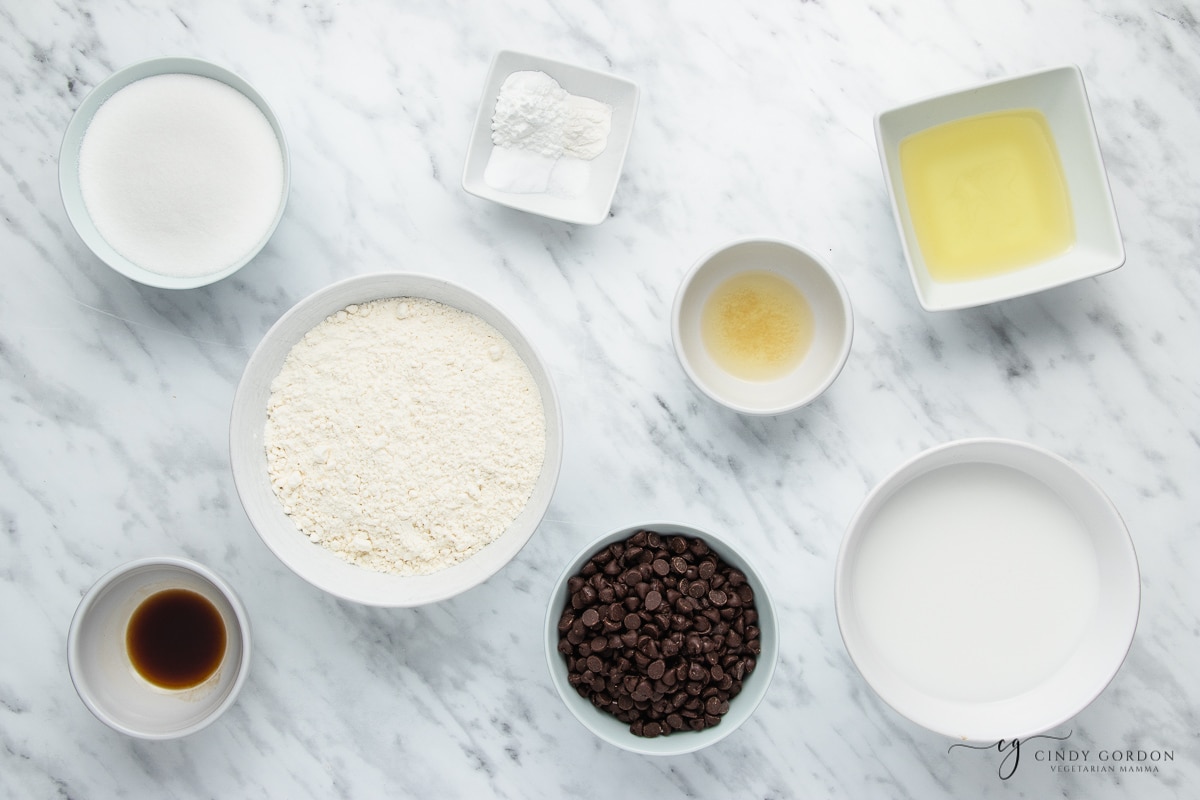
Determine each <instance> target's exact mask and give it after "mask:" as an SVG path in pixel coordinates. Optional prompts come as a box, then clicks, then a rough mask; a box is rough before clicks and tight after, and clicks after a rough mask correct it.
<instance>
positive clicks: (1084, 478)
mask: <svg viewBox="0 0 1200 800" xmlns="http://www.w3.org/2000/svg"><path fill="white" fill-rule="evenodd" d="M989 449H990V451H991V452H999V451H1001V450H1004V451H1007V452H1008V453H1010V454H1018V453H1021V454H1025V455H1027V456H1030V457H1032V458H1037V459H1040V460H1042V461H1043V462H1044V463H1048V464H1052V465H1054V466H1055V467H1056V468H1058V469H1061V470H1065V471H1066V473H1067V474H1069V475H1070V477H1071V479H1072V480H1074V481H1077V482H1078V484H1079V485H1080V486H1082V487H1084V488H1085V490H1086V491H1087V492H1088V494H1089V495H1090V496H1091V499H1093V500H1095V501H1097V502H1098V503H1099V505H1100V507H1101V508H1102V509H1103V511H1104V513H1105V514H1106V515H1107V516H1108V517H1109V518H1110V519H1111V520H1112V521H1113V522H1114V523H1115V525H1114V530H1116V529H1119V535H1118V536H1117V537H1116V539H1117V540H1118V541H1119V542H1120V544H1121V548H1120V549H1121V551H1122V555H1123V556H1124V559H1125V560H1124V562H1123V563H1122V564H1121V568H1122V570H1123V571H1125V572H1126V578H1128V579H1129V580H1130V584H1129V585H1128V586H1125V587H1124V589H1125V591H1127V592H1131V593H1132V597H1131V598H1130V601H1131V604H1132V605H1131V607H1130V608H1129V609H1128V610H1127V611H1128V613H1129V620H1128V626H1127V627H1122V628H1120V630H1119V631H1118V632H1119V634H1120V638H1121V640H1122V641H1123V645H1122V646H1121V648H1120V652H1119V653H1117V652H1116V651H1114V652H1113V653H1112V655H1113V662H1112V664H1111V665H1110V666H1108V667H1106V668H1105V669H1104V671H1103V675H1102V680H1097V682H1096V685H1095V686H1094V687H1093V688H1091V689H1089V690H1088V691H1087V697H1086V699H1085V700H1084V701H1083V702H1082V703H1077V704H1076V705H1077V707H1071V708H1064V709H1063V710H1062V711H1061V712H1060V713H1057V714H1055V715H1053V716H1049V717H1047V718H1046V719H1044V720H1040V721H1038V722H1036V723H1033V722H1027V723H1026V724H1024V725H1023V726H1022V728H1021V729H1019V730H1014V731H1006V732H1005V735H1004V736H990V735H987V736H979V735H977V734H975V733H972V732H964V730H963V729H961V728H960V727H955V726H952V725H949V724H947V723H945V722H944V721H942V720H940V719H938V718H932V717H931V716H930V715H928V714H921V713H914V712H913V709H911V708H908V709H903V708H901V707H900V706H902V705H904V704H903V703H897V702H896V701H895V699H893V698H891V697H889V696H888V695H887V694H885V693H884V691H882V690H881V689H880V687H879V686H877V685H876V683H874V682H873V681H872V680H871V679H870V678H869V677H868V676H867V673H866V672H864V671H863V668H862V664H863V663H864V661H863V659H864V654H863V653H860V652H858V645H859V642H858V641H857V640H858V639H860V638H861V637H860V636H859V635H858V634H857V633H848V631H852V630H854V629H853V626H852V625H851V624H850V620H849V619H848V614H849V611H848V606H849V605H850V600H849V597H848V593H849V592H850V590H849V589H848V588H847V585H848V580H847V571H848V569H849V562H850V559H851V556H852V550H853V549H854V548H855V547H856V546H857V544H858V542H859V540H861V539H862V537H863V536H864V535H865V532H864V523H865V522H866V521H867V520H868V517H869V516H871V515H874V514H875V513H877V511H878V509H877V505H878V504H879V503H882V502H886V501H887V499H888V498H889V497H890V496H891V495H892V494H894V493H895V492H896V491H898V490H900V489H902V488H903V487H904V486H905V485H906V484H908V483H909V482H911V481H913V480H916V479H917V478H919V477H921V476H922V475H925V474H928V473H929V472H931V471H936V470H938V469H943V468H946V467H948V466H950V465H952V464H968V463H987V464H998V465H1001V466H1006V467H1010V468H1013V469H1017V470H1018V471H1020V472H1022V474H1025V475H1029V476H1030V477H1033V478H1034V479H1035V480H1038V481H1039V482H1042V483H1044V481H1042V479H1041V478H1040V477H1038V476H1035V475H1031V473H1029V472H1028V471H1026V470H1025V469H1023V468H1021V467H1019V466H1015V465H1014V464H1013V463H1012V461H1011V460H1005V458H1004V457H1000V456H993V457H990V458H983V457H970V458H962V459H960V460H956V461H952V462H946V463H940V462H939V459H941V458H943V457H944V456H946V454H948V453H952V452H953V451H955V450H963V451H966V452H967V454H970V453H971V451H980V450H982V451H984V452H988V451H989ZM925 464H929V466H928V467H926V468H924V469H922V468H921V467H922V466H923V465H925ZM1056 493H1057V492H1056ZM1064 502H1066V501H1065V500H1064ZM1140 611H1141V569H1140V565H1139V562H1138V558H1137V551H1136V548H1135V547H1134V544H1133V539H1132V537H1131V536H1130V534H1129V529H1128V526H1127V525H1126V523H1125V521H1124V519H1123V517H1122V516H1121V514H1120V512H1119V510H1118V509H1117V508H1116V506H1115V505H1114V504H1113V502H1112V500H1111V499H1110V498H1109V497H1108V495H1107V494H1106V493H1105V492H1104V490H1103V489H1102V488H1101V487H1100V486H1099V484H1097V483H1096V482H1095V481H1094V480H1092V479H1091V478H1090V477H1089V476H1088V475H1087V474H1085V473H1084V472H1083V471H1082V470H1081V469H1080V468H1079V467H1077V466H1076V465H1075V464H1073V463H1071V462H1070V461H1068V460H1067V459H1065V458H1063V457H1062V456H1060V455H1058V454H1057V453H1054V452H1052V451H1050V450H1047V449H1045V448H1043V447H1040V446H1038V445H1035V444H1031V443H1029V442H1024V441H1019V440H1016V439H1008V438H1003V437H994V436H981V437H968V438H962V439H954V440H951V441H948V442H944V443H942V444H939V445H935V446H933V447H929V448H926V449H925V450H922V451H921V452H919V453H917V454H916V455H914V456H912V457H910V458H908V459H906V460H904V461H903V462H902V463H901V464H899V465H898V466H896V467H895V468H894V469H892V470H890V471H889V472H888V473H887V474H886V475H885V476H884V477H883V478H882V479H881V480H879V481H878V482H877V483H876V484H875V485H874V486H873V487H872V488H871V490H870V491H869V492H868V493H867V495H866V496H865V497H864V499H863V500H862V502H861V503H860V504H859V506H858V507H857V509H856V510H855V512H854V515H853V517H852V518H851V520H850V522H849V523H848V524H847V526H846V528H845V532H844V534H843V537H842V542H841V545H840V548H839V550H838V556H837V561H836V564H835V567H834V614H835V617H836V618H837V624H838V632H839V634H840V636H841V639H842V644H843V647H844V648H845V650H846V654H847V655H848V656H849V657H850V661H851V663H853V664H854V667H855V669H856V671H857V672H858V674H859V676H860V677H861V678H862V679H863V681H864V682H865V683H866V684H867V685H868V686H869V687H870V688H871V690H872V691H873V692H874V693H875V695H876V696H877V697H878V698H879V699H880V700H882V701H883V702H884V704H886V705H887V706H888V707H889V708H891V709H892V710H893V711H895V712H896V713H897V714H899V715H900V716H902V717H904V718H905V719H907V720H909V721H910V722H913V723H915V724H917V725H920V726H921V727H923V728H925V729H927V730H930V731H933V732H934V733H938V734H941V735H943V736H947V737H949V738H952V739H955V740H958V741H989V742H990V741H996V740H998V739H1000V740H1003V739H1010V740H1011V739H1018V740H1019V739H1026V738H1028V737H1031V736H1034V735H1037V734H1039V733H1043V732H1045V731H1047V730H1050V729H1051V728H1054V727H1056V726H1058V725H1061V724H1062V723H1064V722H1066V721H1068V720H1070V719H1072V718H1073V717H1075V716H1076V715H1078V714H1079V713H1080V712H1082V711H1083V710H1084V709H1085V708H1087V707H1088V706H1089V705H1090V704H1091V703H1092V702H1093V701H1095V699H1096V698H1097V697H1099V696H1100V694H1101V693H1103V691H1104V690H1105V689H1106V688H1107V687H1108V686H1109V684H1111V683H1112V680H1113V678H1115V677H1116V674H1117V673H1118V672H1119V671H1120V669H1121V666H1122V665H1123V664H1124V662H1125V659H1126V658H1127V656H1128V654H1129V651H1130V649H1131V648H1132V646H1133V639H1134V636H1135V634H1136V631H1137V624H1138V619H1139V616H1140ZM1023 694H1028V692H1025V693H1023ZM1021 696H1022V695H1016V696H1015V697H1021ZM1012 699H1013V698H1009V699H1007V700H999V701H991V702H989V703H982V702H979V703H974V704H973V705H975V706H983V705H990V706H991V707H993V708H997V707H999V706H1000V704H1001V703H1005V702H1011V700H1012Z"/></svg>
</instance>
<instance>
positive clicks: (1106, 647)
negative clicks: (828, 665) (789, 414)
mask: <svg viewBox="0 0 1200 800" xmlns="http://www.w3.org/2000/svg"><path fill="white" fill-rule="evenodd" d="M835 598H836V605H837V618H838V625H839V626H840V627H841V632H842V639H843V641H844V642H845V644H846V649H847V651H848V652H849V654H850V657H851V659H852V660H853V661H854V664H855V666H857V667H858V670H859V671H860V672H861V673H862V676H863V677H864V678H865V679H866V681H867V683H869V684H870V685H871V687H872V688H873V689H874V690H875V691H876V692H877V693H878V694H879V696H880V697H881V698H882V699H883V700H884V701H885V702H886V703H887V704H888V705H890V706H891V707H892V708H893V709H895V710H896V711H898V712H899V713H900V714H903V715H904V716H905V717H908V718H909V719H910V720H912V721H913V722H916V723H917V724H919V725H922V726H924V727H926V728H929V729H930V730H932V731H936V732H938V733H942V734H945V735H946V736H950V737H953V738H955V739H964V740H970V741H979V742H995V741H998V740H1000V739H1023V738H1026V737H1028V736H1032V735H1034V734H1037V733H1041V732H1043V731H1046V730H1049V729H1050V728H1053V727H1054V726H1056V725H1059V724H1061V723H1063V722H1065V721H1066V720H1068V719H1070V718H1071V717H1073V716H1075V715H1076V714H1077V713H1079V712H1080V711H1081V710H1083V708H1085V707H1086V706H1087V705H1088V703H1090V702H1091V701H1092V700H1093V699H1094V698H1096V697H1097V696H1098V695H1099V694H1100V692H1101V691H1103V689H1104V687H1105V686H1107V685H1108V683H1109V682H1110V681H1111V680H1112V678H1113V676H1114V675H1115V674H1116V672H1117V670H1118V669H1119V668H1120V666H1121V664H1122V662H1123V661H1124V659H1125V655H1126V653H1127V652H1128V650H1129V646H1130V643H1131V642H1132V640H1133V633H1134V629H1135V628H1136V626H1137V618H1138V607H1139V603H1140V578H1139V573H1138V564H1137V558H1136V555H1135V554H1134V550H1133V544H1132V542H1131V541H1130V538H1129V534H1128V532H1127V531H1126V529H1125V524H1124V523H1123V522H1122V520H1121V517H1120V515H1119V514H1118V513H1117V510H1116V509H1115V508H1114V507H1113V504H1112V503H1111V502H1110V501H1109V499H1108V498H1107V497H1106V496H1105V495H1104V493H1103V492H1102V491H1101V490H1100V489H1099V487H1097V486H1096V485H1095V484H1094V483H1093V482H1092V481H1090V480H1089V479H1088V478H1087V477H1085V476H1084V475H1083V474H1082V473H1081V472H1080V471H1079V470H1078V469H1076V468H1075V467H1074V466H1072V465H1071V464H1069V463H1068V462H1066V461H1064V460H1063V459H1062V458H1059V457H1058V456H1056V455H1053V454H1052V453H1049V452H1047V451H1045V450H1041V449H1039V448H1036V447H1033V446H1031V445H1028V444H1023V443H1020V442H1014V441H1007V440H1002V439H969V440H963V441H957V442H951V443H949V444H946V445H943V446H940V447H935V448H933V449H931V450H928V451H926V452H924V453H922V454H921V455H919V456H917V457H916V458H914V459H913V460H911V461H909V462H908V463H907V464H904V465H903V466H901V467H900V468H899V469H897V470H896V471H895V472H893V473H892V474H891V475H890V476H888V477H887V478H886V479H885V480H884V481H883V482H882V483H881V484H880V485H879V486H877V487H876V488H875V489H874V490H873V491H872V492H871V493H870V494H869V495H868V496H867V498H866V500H865V501H864V502H863V505H862V506H861V507H860V508H859V510H858V512H857V513H856V514H855V516H854V519H853V520H852V521H851V523H850V527H849V530H848V531H847V533H846V536H845V538H844V540H843V542H842V548H841V552H840V554H839V556H838V562H837V573H836V588H835Z"/></svg>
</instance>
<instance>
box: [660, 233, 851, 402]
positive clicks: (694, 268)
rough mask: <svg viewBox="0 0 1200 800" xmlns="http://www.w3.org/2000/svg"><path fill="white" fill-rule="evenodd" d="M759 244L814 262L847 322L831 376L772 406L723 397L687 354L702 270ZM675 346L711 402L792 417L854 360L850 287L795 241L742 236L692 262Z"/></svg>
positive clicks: (674, 318) (674, 313)
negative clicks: (690, 308)
mask: <svg viewBox="0 0 1200 800" xmlns="http://www.w3.org/2000/svg"><path fill="white" fill-rule="evenodd" d="M757 244H766V245H774V246H778V247H783V248H785V249H787V250H791V251H793V253H795V254H797V255H799V256H801V257H802V258H805V259H807V260H809V261H811V262H812V263H814V264H815V265H816V266H817V267H818V268H819V270H820V272H822V273H823V274H824V276H825V277H826V278H828V279H829V281H830V283H831V284H832V285H833V287H834V290H835V292H836V294H837V296H838V300H839V306H840V309H841V312H842V318H843V319H844V320H845V329H844V330H843V331H842V336H841V342H840V344H839V346H838V352H837V356H836V358H835V360H834V363H833V366H832V368H831V369H830V370H829V373H828V374H827V375H826V376H825V377H824V378H823V379H822V380H821V381H820V383H819V384H817V385H816V386H815V387H814V388H812V389H811V390H810V391H809V392H808V393H807V394H805V395H801V396H800V397H798V398H797V399H795V400H793V401H791V402H788V403H784V404H781V405H778V406H770V407H766V406H761V407H759V406H747V405H744V404H742V403H738V402H736V401H734V400H730V399H729V398H727V397H724V396H722V395H721V394H720V393H718V392H717V391H716V390H715V389H713V388H712V387H711V386H709V385H708V384H707V383H706V382H705V381H703V380H702V379H701V378H700V376H699V375H698V374H697V373H696V371H695V369H694V368H693V367H692V364H691V359H690V358H689V357H688V355H687V352H686V351H685V349H684V347H683V329H682V312H683V301H684V298H685V297H686V296H687V293H688V290H689V289H690V288H691V286H692V284H693V282H694V281H695V278H696V276H697V275H698V274H699V273H700V270H701V269H703V268H704V267H705V266H706V265H707V264H708V263H709V262H710V261H712V260H713V259H714V258H716V257H717V256H719V255H721V254H723V253H725V252H726V251H729V250H735V249H738V248H741V247H745V246H747V245H757ZM671 343H672V346H673V347H674V350H675V356H676V358H677V359H678V361H679V364H680V366H682V367H683V371H684V372H685V373H686V374H687V376H688V378H689V379H690V380H691V382H692V384H693V385H695V386H696V388H698V389H699V390H700V391H701V392H703V393H704V394H705V395H706V396H707V397H708V398H709V399H711V400H713V401H715V402H717V403H719V404H720V405H723V406H725V407H726V408H729V409H731V410H733V411H736V412H737V413H739V414H745V415H747V416H758V417H766V416H779V415H781V414H788V413H790V412H792V411H796V410H798V409H800V408H803V407H804V406H807V405H809V404H811V403H812V402H813V401H815V400H816V399H817V398H818V397H820V396H821V395H823V394H824V393H825V392H826V391H827V390H828V389H829V387H830V386H832V385H833V383H834V381H836V380H837V378H838V376H839V375H841V374H842V370H844V369H845V367H846V363H847V362H848V361H849V359H850V351H851V349H852V348H853V345H854V309H853V306H852V305H851V303H850V293H849V292H848V291H847V289H846V284H845V282H844V281H843V280H842V278H841V276H840V275H838V273H837V271H836V270H834V269H833V267H831V266H830V265H829V264H828V263H826V262H825V260H824V259H822V258H820V257H819V256H817V254H816V253H814V252H813V251H811V250H809V249H808V248H806V247H804V246H803V245H801V244H799V243H797V242H795V241H792V240H789V239H784V238H781V237H778V236H768V235H750V236H741V237H738V238H736V239H733V240H730V241H727V242H724V243H722V244H719V245H716V246H714V247H712V248H711V249H709V250H708V251H707V252H705V253H704V254H703V255H702V256H700V258H698V259H696V260H695V261H694V262H693V263H692V265H691V267H689V268H688V271H687V272H686V273H685V274H684V276H683V278H682V280H681V281H680V282H679V288H678V289H676V290H675V300H674V302H673V304H672V306H671Z"/></svg>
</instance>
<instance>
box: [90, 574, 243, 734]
mask: <svg viewBox="0 0 1200 800" xmlns="http://www.w3.org/2000/svg"><path fill="white" fill-rule="evenodd" d="M165 589H189V590H191V591H193V592H197V593H199V594H201V595H203V596H204V597H205V598H207V599H208V600H209V602H211V603H212V604H213V606H214V607H215V608H216V609H217V611H218V612H219V613H220V615H221V620H222V621H223V622H224V625H225V656H224V658H223V659H222V661H221V664H220V666H218V667H217V670H216V672H214V673H213V674H212V675H211V676H210V677H209V678H208V679H207V680H205V681H204V682H203V683H201V684H200V685H198V686H194V687H192V688H190V689H181V690H171V689H164V688H161V687H158V686H155V685H154V684H152V683H150V682H149V681H147V680H146V679H145V678H143V677H142V676H141V675H140V674H138V672H137V670H136V669H135V667H134V666H133V662H132V661H131V660H130V657H129V653H128V652H127V651H126V648H125V628H126V626H127V625H128V623H129V619H130V617H131V616H132V615H133V612H134V611H135V610H136V609H137V607H138V606H139V605H140V604H141V603H142V601H143V600H145V599H146V598H147V597H149V596H150V595H152V594H155V593H157V592H160V591H163V590H165ZM67 665H68V667H69V669H70V672H71V680H72V682H74V684H75V690H76V691H77V692H78V693H79V698H80V699H81V700H83V704H84V705H86V706H87V707H88V710H90V711H91V712H92V713H93V714H95V715H96V717H97V718H98V719H99V720H100V721H101V722H103V723H104V724H105V725H108V726H109V727H110V728H112V729H113V730H115V731H119V732H121V733H124V734H127V735H129V736H134V737H137V738H139V739H176V738H178V737H181V736H187V735H188V734H190V733H195V732H196V731H198V730H200V729H202V728H204V727H206V726H208V725H209V724H211V723H212V722H213V721H214V720H216V719H217V717H219V716H221V714H223V713H224V712H225V711H226V710H227V709H228V708H229V707H230V706H232V705H233V703H234V701H235V700H236V699H237V695H238V692H239V691H241V688H242V684H243V683H245V682H246V676H247V674H249V668H250V620H249V618H248V617H247V616H246V610H245V609H244V608H243V607H242V603H241V601H240V600H238V598H237V595H236V594H234V592H233V589H231V588H230V587H229V585H228V584H227V583H225V581H223V580H222V579H221V578H220V577H218V576H217V575H216V574H215V573H214V572H213V571H212V570H210V569H208V568H207V567H204V566H202V565H200V564H197V563H195V562H194V561H188V560H186V559H182V558H171V557H162V558H143V559H139V560H137V561H132V562H130V563H128V564H124V565H122V566H120V567H117V568H116V569H114V570H112V571H111V572H109V573H108V574H106V575H105V576H104V577H102V578H100V580H98V581H96V584H95V585H94V586H92V588H91V589H89V590H88V592H87V594H85V595H84V596H83V600H82V601H81V602H80V604H79V608H78V609H77V610H76V612H75V616H74V618H72V620H71V629H70V632H69V633H68V635H67Z"/></svg>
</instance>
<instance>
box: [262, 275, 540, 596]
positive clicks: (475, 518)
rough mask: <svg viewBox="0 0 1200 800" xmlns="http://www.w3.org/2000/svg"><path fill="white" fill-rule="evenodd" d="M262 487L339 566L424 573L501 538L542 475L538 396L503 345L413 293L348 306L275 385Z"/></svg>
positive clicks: (309, 337)
mask: <svg viewBox="0 0 1200 800" xmlns="http://www.w3.org/2000/svg"><path fill="white" fill-rule="evenodd" d="M265 444H266V449H267V462H268V468H269V471H270V477H271V484H272V486H273V487H274V490H275V494H276V496H277V497H278V498H279V500H280V502H281V503H282V504H283V507H284V511H285V512H286V513H287V514H288V515H289V516H290V517H291V518H292V520H293V521H294V522H295V523H296V525H297V527H299V529H300V531H301V532H302V533H304V534H305V535H307V536H308V537H309V539H311V540H312V541H314V542H319V543H320V544H321V545H323V546H324V547H326V548H327V549H329V550H331V551H333V552H334V553H337V554H338V555H340V556H341V557H343V558H345V559H346V560H347V561H351V562H353V563H355V564H359V565H361V566H364V567H367V568H369V569H373V570H376V571H379V572H390V573H395V574H401V575H419V574H428V573H431V572H436V571H438V570H441V569H445V568H446V567H449V566H452V565H454V564H457V563H459V562H460V561H462V560H463V559H465V558H467V557H468V556H470V555H472V554H474V553H476V552H477V551H479V550H480V549H482V548H483V547H484V546H485V545H487V544H488V543H489V542H492V541H493V540H495V539H496V538H497V537H499V536H500V535H501V534H502V533H504V531H505V530H506V529H507V528H508V526H509V524H510V523H511V522H512V521H513V520H514V519H515V518H516V517H517V515H518V514H519V513H520V512H521V510H522V509H523V508H524V507H525V504H526V502H527V501H528V499H529V496H530V493H531V492H532V490H533V485H534V483H535V482H536V481H537V478H538V475H539V474H540V472H541V468H542V461H543V459H544V457H545V449H546V431H545V417H544V415H543V410H542V402H541V395H540V393H539V392H538V388H537V385H536V384H535V383H534V381H533V376H532V375H530V373H529V369H528V368H527V367H526V366H525V363H524V362H523V361H522V360H521V358H520V356H518V355H517V353H516V351H515V350H514V349H513V348H512V345H511V344H509V342H508V340H506V339H505V338H504V337H503V336H501V335H500V334H499V333H498V332H497V331H496V330H495V329H494V328H492V327H491V326H490V325H488V324H487V323H486V322H484V321H483V320H481V319H480V318H479V317H476V316H475V315H473V314H468V313H466V312H463V311H460V310H458V309H455V308H451V307H449V306H446V305H443V304H441V303H436V302H433V301H431V300H424V299H416V298H398V299H389V300H376V301H372V302H369V303H364V304H362V305H357V306H354V305H352V306H348V307H347V308H346V309H344V310H342V311H339V312H337V313H336V314H333V315H331V316H329V317H327V318H326V319H325V321H324V322H322V323H321V324H319V325H317V326H316V327H315V328H313V329H312V330H311V331H309V332H308V333H307V334H306V335H305V336H304V338H303V339H302V340H301V341H300V342H298V343H297V344H296V345H295V346H294V347H293V348H292V350H291V352H290V353H289V354H288V356H287V359H286V360H285V361H284V364H283V367H282V369H281V370H280V372H279V375H278V376H277V377H276V378H275V380H274V381H273V382H272V384H271V396H270V400H269V402H268V405H267V425H266V430H265Z"/></svg>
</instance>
